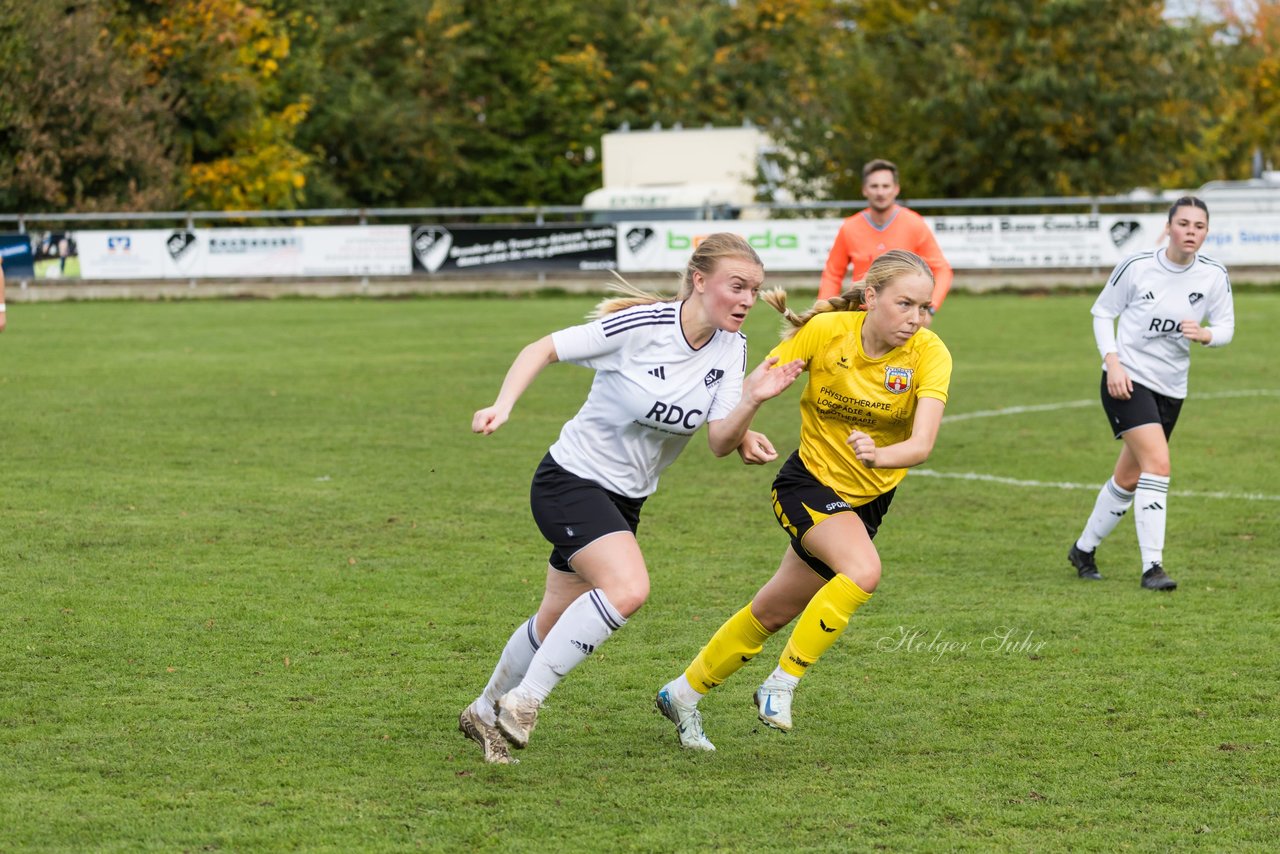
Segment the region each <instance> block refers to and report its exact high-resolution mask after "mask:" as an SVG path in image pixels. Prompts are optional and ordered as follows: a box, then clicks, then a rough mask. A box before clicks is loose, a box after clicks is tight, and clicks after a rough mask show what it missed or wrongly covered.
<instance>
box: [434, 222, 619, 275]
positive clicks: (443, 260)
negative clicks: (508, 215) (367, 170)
mask: <svg viewBox="0 0 1280 854" xmlns="http://www.w3.org/2000/svg"><path fill="white" fill-rule="evenodd" d="M618 234H619V232H618V228H617V227H616V226H614V225H584V224H581V223H555V224H543V225H523V224H521V225H515V224H513V225H472V224H454V225H449V226H448V227H445V226H442V225H424V226H419V227H417V228H415V229H414V231H413V259H414V263H415V265H416V266H417V267H418V268H419V269H423V270H425V271H426V272H428V273H437V272H439V273H452V272H459V271H470V270H482V269H483V270H493V269H502V270H612V269H614V268H616V267H617V265H618Z"/></svg>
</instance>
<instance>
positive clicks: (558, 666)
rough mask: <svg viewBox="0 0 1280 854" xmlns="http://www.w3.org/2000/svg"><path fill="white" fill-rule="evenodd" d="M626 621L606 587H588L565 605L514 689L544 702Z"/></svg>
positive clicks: (539, 701)
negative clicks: (606, 592) (565, 678)
mask: <svg viewBox="0 0 1280 854" xmlns="http://www.w3.org/2000/svg"><path fill="white" fill-rule="evenodd" d="M626 624H627V620H626V618H625V617H623V616H622V615H621V614H619V613H618V609H617V608H615V607H613V605H612V604H611V603H610V602H609V597H607V596H605V595H604V591H603V590H601V589H600V588H598V587H597V588H596V589H595V590H588V591H587V592H586V593H583V594H582V595H581V596H579V597H578V598H577V599H574V600H573V602H572V603H570V605H569V607H568V608H565V609H564V613H563V614H561V615H560V619H559V620H557V621H556V624H555V625H554V626H552V628H551V631H549V632H547V637H546V639H545V640H543V642H542V646H541V647H540V648H539V649H538V652H537V654H535V655H534V656H533V660H532V661H531V662H529V670H528V672H527V673H525V675H524V679H523V680H522V681H521V682H520V684H519V685H518V686H516V688H515V689H514V690H518V691H519V692H520V693H521V694H523V695H524V696H526V697H532V698H533V699H534V700H536V701H537V702H538V703H541V702H542V701H543V700H545V699H547V695H548V694H550V693H551V689H552V688H554V687H556V685H558V684H560V680H561V679H563V678H564V677H565V676H567V675H568V674H569V671H570V670H573V668H575V667H577V666H578V665H579V664H581V663H582V662H584V661H586V659H587V656H589V655H591V653H593V652H595V650H596V647H598V646H599V645H600V644H602V643H604V642H605V641H606V640H608V639H609V635H611V634H613V633H614V632H615V631H617V630H618V629H620V628H622V627H623V626H625V625H626Z"/></svg>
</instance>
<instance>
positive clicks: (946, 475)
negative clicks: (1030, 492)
mask: <svg viewBox="0 0 1280 854" xmlns="http://www.w3.org/2000/svg"><path fill="white" fill-rule="evenodd" d="M912 474H913V475H919V476H922V477H937V478H942V479H944V480H980V481H982V482H984V483H1000V484H1004V485H1005V486H1023V487H1031V488H1040V489H1087V490H1090V491H1092V492H1097V491H1098V489H1099V488H1100V487H1099V485H1098V484H1096V483H1067V482H1063V481H1051V480H1018V479H1016V478H1012V477H1001V476H999V475H995V474H979V473H977V472H945V471H934V470H933V469H914V470H913V472H912ZM1169 494H1170V495H1175V496H1178V497H1179V498H1226V499H1230V500H1235V501H1280V495H1263V494H1262V493H1258V492H1197V491H1194V490H1189V489H1171V490H1169Z"/></svg>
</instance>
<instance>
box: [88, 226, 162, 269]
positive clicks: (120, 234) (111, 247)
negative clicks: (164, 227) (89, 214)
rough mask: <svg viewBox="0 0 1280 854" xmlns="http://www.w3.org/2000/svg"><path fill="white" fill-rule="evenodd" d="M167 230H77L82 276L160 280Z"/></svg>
mask: <svg viewBox="0 0 1280 854" xmlns="http://www.w3.org/2000/svg"><path fill="white" fill-rule="evenodd" d="M169 234H170V232H168V231H158V230H154V229H153V230H149V231H143V230H139V231H77V232H76V243H77V244H78V245H79V247H80V275H81V277H82V278H85V279H160V278H163V277H164V275H165V258H166V257H167V252H166V248H165V246H166V240H167V238H168V236H169Z"/></svg>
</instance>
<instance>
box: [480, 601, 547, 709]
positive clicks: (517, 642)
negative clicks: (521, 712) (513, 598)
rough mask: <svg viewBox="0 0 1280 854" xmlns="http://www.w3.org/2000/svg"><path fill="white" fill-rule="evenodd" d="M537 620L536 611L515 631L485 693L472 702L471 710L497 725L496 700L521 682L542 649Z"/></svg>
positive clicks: (485, 687)
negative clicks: (530, 663)
mask: <svg viewBox="0 0 1280 854" xmlns="http://www.w3.org/2000/svg"><path fill="white" fill-rule="evenodd" d="M537 623H538V615H537V614H534V615H533V616H532V617H530V618H529V619H528V620H526V621H525V622H523V623H521V624H520V627H519V628H517V629H516V630H515V631H514V632H512V633H511V637H510V639H508V640H507V645H506V646H504V647H503V648H502V655H501V656H499V658H498V666H497V667H495V668H493V675H492V676H490V677H489V684H488V685H486V686H484V693H483V694H481V695H480V696H479V697H477V698H476V700H475V702H473V703H472V704H471V711H472V712H474V713H475V714H476V715H477V716H479V718H480V720H482V721H484V722H485V723H486V724H488V725H489V726H493V725H494V723H495V721H496V720H497V715H496V714H495V712H494V711H493V707H494V704H496V703H497V702H498V698H499V697H501V696H502V695H503V694H505V693H507V692H508V691H510V690H511V689H512V688H514V687H516V686H517V685H519V684H520V680H521V679H523V678H524V674H525V671H527V670H528V669H529V662H530V661H532V660H533V655H534V653H536V652H537V651H538V646H539V645H540V642H539V640H538V629H537Z"/></svg>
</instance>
